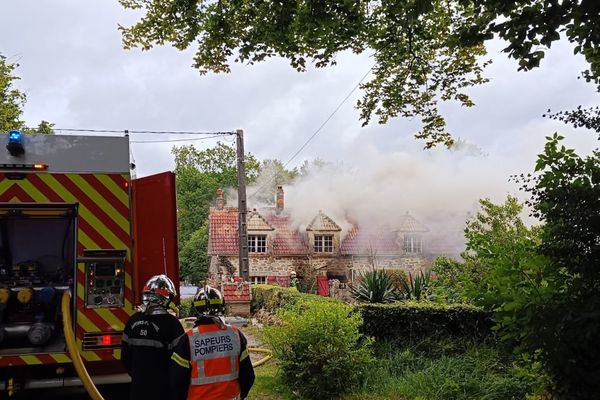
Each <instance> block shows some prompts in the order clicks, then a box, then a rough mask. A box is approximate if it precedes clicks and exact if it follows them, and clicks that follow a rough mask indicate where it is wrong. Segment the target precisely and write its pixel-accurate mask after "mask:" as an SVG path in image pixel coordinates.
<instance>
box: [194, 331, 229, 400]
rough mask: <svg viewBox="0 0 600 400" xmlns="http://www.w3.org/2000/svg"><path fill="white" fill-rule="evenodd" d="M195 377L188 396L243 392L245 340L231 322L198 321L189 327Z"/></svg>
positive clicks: (205, 399)
mask: <svg viewBox="0 0 600 400" xmlns="http://www.w3.org/2000/svg"><path fill="white" fill-rule="evenodd" d="M187 335H188V339H189V343H190V364H191V365H190V367H191V381H190V388H189V393H188V399H190V400H196V399H202V400H213V399H214V400H225V399H235V398H238V397H239V395H240V384H239V382H238V376H239V370H240V352H241V341H240V336H239V333H238V331H237V330H236V329H235V328H233V327H231V326H228V325H219V324H216V323H215V324H208V325H198V326H196V327H194V328H192V329H190V330H188V331H187Z"/></svg>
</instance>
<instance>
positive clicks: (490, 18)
mask: <svg viewBox="0 0 600 400" xmlns="http://www.w3.org/2000/svg"><path fill="white" fill-rule="evenodd" d="M461 3H463V4H464V5H465V6H466V7H465V8H467V7H469V6H473V8H472V9H471V15H470V17H472V18H469V19H470V20H469V23H472V25H471V26H469V27H468V28H467V29H466V30H461V32H460V35H459V36H460V38H461V42H462V43H463V44H477V43H482V42H483V41H485V40H489V39H491V38H492V37H493V36H494V35H496V36H498V37H500V38H501V39H503V40H505V41H507V42H508V43H509V45H508V46H507V47H506V48H505V49H504V52H506V53H508V54H509V56H510V57H512V58H514V59H516V60H518V61H519V70H525V71H527V70H531V69H533V68H536V67H538V66H539V65H540V61H541V60H542V59H543V58H544V55H545V49H548V48H550V46H551V45H552V43H553V42H555V41H557V40H560V38H561V32H563V35H564V36H565V37H566V38H567V39H568V40H569V42H571V43H575V44H576V46H575V49H574V54H582V55H583V56H584V57H585V60H586V61H587V63H588V64H589V68H588V69H586V70H584V71H583V74H582V75H583V77H584V79H586V81H588V82H590V81H593V82H595V83H596V84H600V52H599V51H598V48H599V46H600V35H599V33H600V27H599V26H598V24H597V23H596V22H597V20H598V16H599V15H600V5H599V4H598V2H597V1H589V0H584V1H576V0H567V1H546V0H525V1H506V0H474V1H462V2H461ZM465 26H468V25H467V24H463V25H462V26H461V28H464V27H465Z"/></svg>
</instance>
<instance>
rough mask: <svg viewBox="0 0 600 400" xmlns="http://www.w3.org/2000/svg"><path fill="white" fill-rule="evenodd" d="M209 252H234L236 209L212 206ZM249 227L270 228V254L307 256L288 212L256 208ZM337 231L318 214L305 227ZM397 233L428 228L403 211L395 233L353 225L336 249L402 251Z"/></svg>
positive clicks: (365, 252)
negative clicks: (218, 208)
mask: <svg viewBox="0 0 600 400" xmlns="http://www.w3.org/2000/svg"><path fill="white" fill-rule="evenodd" d="M209 218H210V225H209V238H210V239H209V254H210V255H237V254H238V251H239V249H238V243H239V239H238V235H239V234H238V212H237V208H225V209H223V210H217V209H214V208H212V209H211V210H210V214H209ZM248 229H249V230H259V231H260V230H265V231H266V230H267V229H269V230H272V229H274V231H273V235H274V237H273V239H272V243H271V244H272V246H273V247H272V249H273V254H274V255H307V254H309V248H308V244H307V243H306V240H305V236H304V234H303V233H302V232H300V231H298V229H296V228H294V227H293V224H292V220H291V217H290V215H289V214H287V213H285V212H283V213H276V212H275V209H274V208H265V209H259V210H257V211H253V212H250V213H249V221H248ZM310 229H312V230H313V231H340V230H341V229H340V227H339V226H338V225H337V224H336V223H335V222H334V221H332V220H331V218H329V217H327V216H326V215H325V214H323V213H321V212H319V214H318V215H317V216H316V217H315V219H313V221H312V223H311V225H310V226H309V228H307V230H310ZM398 232H428V229H427V228H426V227H425V226H424V225H423V224H421V223H420V222H419V221H417V220H416V219H415V218H413V217H412V216H411V215H410V214H408V213H406V214H405V215H404V217H403V220H402V222H401V224H400V226H399V227H397V228H396V229H395V232H394V231H393V230H391V229H389V228H383V227H382V228H380V229H371V230H360V229H359V228H358V226H356V225H355V226H354V227H353V228H352V229H351V230H350V232H348V234H346V236H345V237H344V238H343V239H342V242H341V244H340V252H341V254H343V255H369V254H374V255H379V256H382V255H395V254H400V253H402V243H399V242H398V234H397V233H398Z"/></svg>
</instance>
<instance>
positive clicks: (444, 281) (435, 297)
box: [430, 256, 471, 303]
mask: <svg viewBox="0 0 600 400" xmlns="http://www.w3.org/2000/svg"><path fill="white" fill-rule="evenodd" d="M431 272H432V273H433V274H435V279H433V280H432V284H431V296H430V300H432V301H434V302H445V303H469V302H471V299H470V298H469V297H468V296H466V295H465V285H466V284H468V282H470V277H469V276H468V275H467V271H466V268H465V267H464V265H463V263H461V262H459V261H456V260H453V259H451V258H448V257H444V256H440V257H437V258H436V259H435V260H433V263H432V264H431ZM465 281H467V282H465Z"/></svg>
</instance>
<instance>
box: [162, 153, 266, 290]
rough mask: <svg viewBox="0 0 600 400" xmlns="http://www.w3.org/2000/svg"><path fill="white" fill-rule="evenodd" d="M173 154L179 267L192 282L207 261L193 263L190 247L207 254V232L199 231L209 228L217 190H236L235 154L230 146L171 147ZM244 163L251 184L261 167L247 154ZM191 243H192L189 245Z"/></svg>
mask: <svg viewBox="0 0 600 400" xmlns="http://www.w3.org/2000/svg"><path fill="white" fill-rule="evenodd" d="M172 153H173V154H174V155H175V174H176V185H177V213H178V218H177V219H178V233H179V251H180V267H181V271H182V277H183V278H184V279H190V280H195V279H199V277H201V276H203V275H202V274H206V271H207V270H208V263H207V262H208V261H207V260H204V259H201V260H196V259H194V254H197V253H196V250H195V249H194V248H193V246H198V245H202V246H203V247H202V248H203V249H204V251H205V252H206V249H207V246H208V231H207V233H206V235H202V234H201V233H198V231H202V227H207V226H208V224H207V221H208V211H209V209H210V206H211V205H213V204H214V201H215V198H216V191H217V189H218V188H228V187H229V188H231V187H237V157H236V151H235V148H234V147H232V146H229V145H226V144H224V143H217V145H216V146H214V147H212V148H208V149H205V150H199V149H197V148H195V147H194V146H193V145H188V146H181V147H173V149H172ZM245 161H246V163H245V167H246V179H247V181H248V183H249V184H251V183H252V182H254V180H255V179H256V177H257V176H258V174H259V171H260V163H259V162H258V161H257V160H256V158H254V156H252V155H251V154H246V156H245ZM192 239H193V240H192ZM190 241H191V242H192V243H188V242H190ZM200 242H202V243H200ZM205 261H206V262H205Z"/></svg>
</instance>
